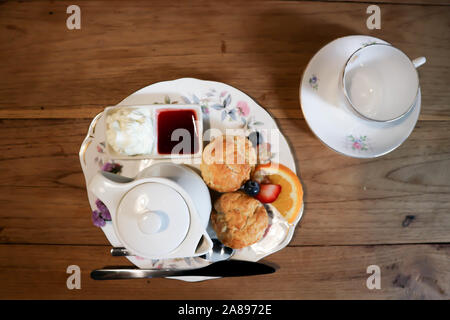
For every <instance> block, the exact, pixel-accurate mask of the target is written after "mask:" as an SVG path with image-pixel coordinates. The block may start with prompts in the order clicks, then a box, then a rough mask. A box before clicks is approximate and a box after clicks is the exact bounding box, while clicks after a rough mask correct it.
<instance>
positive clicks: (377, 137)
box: [300, 36, 421, 158]
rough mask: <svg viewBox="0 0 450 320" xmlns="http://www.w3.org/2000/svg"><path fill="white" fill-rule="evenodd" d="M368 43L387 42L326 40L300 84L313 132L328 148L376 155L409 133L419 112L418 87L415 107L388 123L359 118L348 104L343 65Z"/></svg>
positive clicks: (353, 38) (365, 38) (360, 38)
mask: <svg viewBox="0 0 450 320" xmlns="http://www.w3.org/2000/svg"><path fill="white" fill-rule="evenodd" d="M371 43H387V42H385V41H383V40H380V39H377V38H374V37H368V36H348V37H343V38H339V39H336V40H334V41H332V42H330V43H328V44H327V45H326V46H324V47H323V48H322V49H320V50H319V51H318V52H317V53H316V54H315V55H314V57H313V58H312V59H311V61H310V62H309V64H308V66H307V67H306V69H305V72H304V73H303V78H302V82H301V85H300V103H301V107H302V111H303V115H304V117H305V120H306V122H307V123H308V125H309V127H310V128H311V130H312V131H313V132H314V134H315V135H316V136H317V137H318V138H319V139H320V140H321V141H322V142H323V143H324V144H325V145H327V146H328V147H330V148H331V149H333V150H335V151H337V152H339V153H342V154H344V155H347V156H350V157H355V158H374V157H379V156H382V155H385V154H387V153H389V152H391V151H392V150H394V149H396V148H397V147H398V146H400V145H401V144H402V143H403V142H404V141H405V140H406V138H408V136H409V135H410V134H411V132H412V130H413V129H414V127H415V125H416V122H417V119H418V118H419V113H420V103H421V95H420V90H419V94H418V96H417V100H416V102H415V105H414V107H413V108H412V109H411V110H410V111H409V112H408V113H407V114H406V115H405V116H404V117H402V118H401V119H399V120H396V121H393V122H389V123H380V122H375V121H370V120H365V119H362V118H361V117H359V116H358V115H356V113H355V112H354V111H353V110H351V107H350V106H348V104H347V102H346V100H345V96H344V92H343V90H342V83H341V77H342V72H343V67H344V65H345V62H346V61H347V59H348V58H349V57H350V55H351V54H352V53H353V52H355V51H356V50H357V49H359V48H361V47H364V46H366V45H368V44H371Z"/></svg>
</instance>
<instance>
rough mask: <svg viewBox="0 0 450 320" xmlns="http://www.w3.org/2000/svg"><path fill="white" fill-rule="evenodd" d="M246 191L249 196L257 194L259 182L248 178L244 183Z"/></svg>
mask: <svg viewBox="0 0 450 320" xmlns="http://www.w3.org/2000/svg"><path fill="white" fill-rule="evenodd" d="M244 192H245V193H246V194H248V195H249V196H256V195H257V194H258V193H259V183H258V182H256V181H252V180H248V181H247V182H246V183H245V184H244Z"/></svg>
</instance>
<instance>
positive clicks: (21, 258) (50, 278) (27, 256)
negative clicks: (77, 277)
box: [0, 245, 450, 300]
mask: <svg viewBox="0 0 450 320" xmlns="http://www.w3.org/2000/svg"><path fill="white" fill-rule="evenodd" d="M108 251H109V248H108V247H102V246H99V247H98V246H57V245H54V246H39V245H26V246H23V245H9V246H6V245H0V269H1V270H2V272H1V273H0V283H1V284H2V285H1V286H0V299H15V298H23V297H24V296H26V297H27V298H29V299H33V298H34V299H182V300H185V299H349V298H353V299H354V298H357V299H383V298H391V299H392V298H396V299H449V298H450V293H449V292H450V272H449V268H448V261H449V260H450V247H449V246H448V245H404V246H349V247H348V246H344V247H332V246H331V247H297V248H286V249H285V250H282V251H280V252H278V253H276V254H274V255H272V256H270V258H268V260H266V262H270V263H271V264H274V265H278V266H279V269H278V270H277V271H276V272H275V273H274V274H271V275H264V276H253V277H244V278H227V279H217V280H212V281H205V282H197V283H186V282H181V281H176V280H166V279H151V280H146V279H142V280H120V281H102V282H101V281H95V280H91V279H90V277H89V274H90V272H91V270H93V269H96V268H99V267H103V266H105V265H128V264H129V263H128V262H127V260H126V259H125V258H122V257H111V256H110V255H109V252H108ZM73 264H75V265H78V266H79V267H80V268H81V275H82V278H81V289H80V290H68V289H67V287H66V280H67V278H68V276H69V275H68V274H67V273H66V269H67V267H68V266H69V265H73ZM369 265H378V266H379V267H380V270H381V289H380V290H369V289H367V287H366V280H367V278H368V277H369V276H370V274H367V273H366V270H367V267H368V266H369ZM237 288H239V290H237ZM25 291H26V293H25Z"/></svg>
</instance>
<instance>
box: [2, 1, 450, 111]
mask: <svg viewBox="0 0 450 320" xmlns="http://www.w3.org/2000/svg"><path fill="white" fill-rule="evenodd" d="M69 4H71V3H70V2H65V1H58V2H51V1H38V2H32V3H28V2H27V3H21V2H15V1H11V2H6V3H4V4H2V7H1V10H0V37H1V39H2V41H1V42H0V61H2V77H1V78H0V117H2V118H24V117H25V118H68V117H71V118H83V117H86V118H87V117H92V116H94V115H95V114H96V113H98V112H99V111H100V110H102V108H103V107H105V106H107V105H115V104H117V103H118V102H120V101H121V100H122V99H124V98H125V97H127V96H128V95H130V94H131V93H132V92H134V91H136V90H138V89H140V88H142V87H144V86H146V85H149V84H151V83H154V82H158V81H162V80H168V79H175V78H180V77H196V78H200V79H208V80H217V81H222V82H226V83H228V84H230V85H232V86H235V87H237V88H239V89H241V90H243V91H244V92H246V93H248V94H249V95H250V96H252V97H253V98H255V99H256V100H257V101H258V102H259V103H260V104H262V105H263V106H264V107H266V108H267V109H269V110H272V109H274V114H275V115H276V116H277V117H281V118H292V117H294V118H301V117H302V114H301V113H300V112H299V108H298V106H299V102H298V85H299V82H300V78H301V74H302V71H303V70H304V69H305V67H306V65H307V63H308V61H309V59H311V57H312V56H313V55H314V53H315V52H316V51H317V50H318V49H319V48H320V47H322V46H323V45H325V44H326V43H327V42H329V41H331V40H333V39H335V38H337V37H342V36H346V35H352V34H367V35H372V36H376V37H380V38H383V39H385V40H387V41H389V42H391V43H393V44H395V45H396V46H398V47H399V48H400V49H402V50H404V51H405V52H406V53H407V54H408V55H409V56H411V57H412V58H415V57H417V56H422V55H423V56H426V57H427V58H428V62H427V64H426V65H425V66H423V67H422V68H421V69H420V77H421V84H422V96H423V104H422V105H423V108H422V117H424V118H423V119H449V118H450V109H449V108H448V101H449V97H450V93H449V91H448V90H447V83H449V80H450V72H449V66H448V56H449V53H450V52H449V46H448V43H450V42H449V37H450V34H449V32H448V27H449V19H448V17H449V14H450V7H449V6H420V5H390V4H380V6H381V10H382V13H383V20H382V21H383V22H382V29H381V30H373V31H369V30H367V28H366V19H367V14H366V13H365V10H366V8H367V4H366V3H348V2H343V3H335V2H309V1H300V2H284V1H277V2H272V1H271V2H245V3H243V2H238V3H236V2H216V1H215V2H205V1H198V2H197V1H195V2H190V4H189V6H187V5H182V4H181V3H178V2H169V3H168V2H167V1H152V2H146V1H126V2H114V5H110V4H109V2H103V1H82V2H81V3H80V6H81V10H82V28H81V30H76V31H69V30H68V29H67V28H66V26H65V20H66V18H67V16H68V15H67V14H66V7H67V6H68V5H69ZM199 17H201V18H199ZM199 19H200V22H199ZM218 22H220V23H218ZM50 92H51V94H49V93H50Z"/></svg>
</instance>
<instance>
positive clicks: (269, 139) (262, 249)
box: [80, 78, 303, 281]
mask: <svg viewBox="0 0 450 320" xmlns="http://www.w3.org/2000/svg"><path fill="white" fill-rule="evenodd" d="M148 104H198V105H200V106H201V109H202V113H203V128H204V131H205V130H208V129H216V130H220V132H225V131H226V130H227V129H233V130H245V132H252V131H258V133H259V134H260V136H259V138H258V140H259V145H258V148H257V150H258V158H259V161H261V162H265V161H275V162H279V163H281V164H284V165H285V166H287V167H288V168H290V169H291V170H292V171H294V172H296V169H295V161H294V157H293V155H292V152H291V150H290V148H289V145H288V143H287V141H286V138H285V137H284V136H283V135H282V134H281V132H280V131H279V129H278V127H277V124H276V122H275V120H274V119H273V118H272V117H271V116H270V114H269V113H268V112H267V111H265V110H264V109H263V108H262V107H261V106H259V105H258V104H257V103H256V102H255V101H254V100H252V99H251V98H250V97H249V96H247V95H246V94H245V93H243V92H241V91H239V90H237V89H235V88H233V87H231V86H229V85H227V84H224V83H220V82H213V81H203V80H198V79H193V78H182V79H177V80H173V81H164V82H159V83H155V84H152V85H149V86H147V87H145V88H143V89H141V90H138V91H136V92H135V93H133V94H132V95H130V96H129V97H127V98H126V99H124V100H123V101H122V102H120V103H119V105H148ZM103 121H104V118H103V113H100V114H98V115H97V116H96V117H95V118H94V119H93V120H92V123H91V125H90V127H89V130H88V134H87V136H86V138H85V140H84V142H83V143H82V145H81V149H80V162H81V166H82V169H83V173H84V176H85V179H86V182H87V183H88V182H89V181H90V180H91V179H92V177H93V176H94V175H95V174H96V173H97V172H98V171H99V170H104V171H109V172H114V173H117V174H120V175H123V176H125V177H130V178H134V177H136V176H137V174H138V173H139V172H140V171H142V170H143V169H145V168H146V167H149V166H150V165H152V164H153V163H155V162H157V161H161V160H124V161H121V160H115V161H112V160H111V159H109V158H108V156H107V153H106V152H105V136H104V133H103V132H101V130H96V127H97V126H98V125H99V124H101V122H103ZM205 139H209V137H208V136H207V135H206V136H204V140H205ZM163 161H167V160H163ZM169 161H170V160H169ZM186 165H188V166H189V167H191V168H192V169H194V170H197V172H199V170H198V168H199V164H198V163H186ZM88 198H89V203H90V205H91V208H92V211H93V214H92V221H93V223H94V225H96V226H98V227H100V228H101V229H102V230H103V232H104V233H105V235H106V237H107V239H108V241H109V242H110V243H111V245H112V246H114V247H121V246H122V244H121V243H120V241H119V240H118V238H117V237H116V235H115V233H114V229H113V226H112V224H111V221H110V219H111V218H110V216H109V212H108V209H107V208H106V207H105V206H104V205H103V203H101V201H99V200H98V199H96V198H95V196H94V195H93V194H92V193H91V192H89V190H88ZM266 208H267V209H268V213H269V228H268V230H267V231H266V234H265V235H264V237H263V238H262V239H261V240H260V241H259V242H258V243H255V244H254V245H252V246H249V247H246V248H243V249H239V250H236V253H235V255H234V256H233V257H232V259H238V260H247V261H258V260H260V259H262V258H263V257H265V256H268V255H270V254H272V253H274V252H276V251H278V250H281V249H283V248H284V247H286V246H287V245H288V243H289V242H290V241H291V239H292V237H293V234H294V230H295V227H296V225H297V223H298V222H299V221H300V219H301V217H302V214H303V206H302V208H301V209H300V213H299V214H298V216H297V219H296V221H294V222H293V223H292V224H289V223H288V222H287V221H286V220H285V219H284V218H283V217H282V216H281V215H280V213H278V212H277V210H276V209H275V207H273V206H271V205H268V206H266ZM208 232H209V233H210V235H211V236H214V232H213V231H212V229H211V228H210V227H208ZM127 259H128V260H130V261H131V262H132V263H133V264H135V265H136V266H137V267H139V268H156V269H163V268H164V269H166V268H168V269H189V268H197V267H201V266H203V265H205V264H206V262H205V261H204V260H203V259H201V258H191V257H189V258H182V259H153V260H150V259H144V258H141V257H137V256H130V257H127ZM176 279H179V280H184V281H200V280H207V279H209V278H207V277H176Z"/></svg>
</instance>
